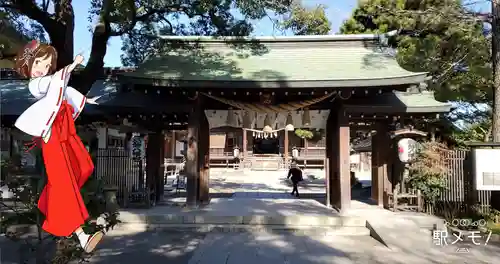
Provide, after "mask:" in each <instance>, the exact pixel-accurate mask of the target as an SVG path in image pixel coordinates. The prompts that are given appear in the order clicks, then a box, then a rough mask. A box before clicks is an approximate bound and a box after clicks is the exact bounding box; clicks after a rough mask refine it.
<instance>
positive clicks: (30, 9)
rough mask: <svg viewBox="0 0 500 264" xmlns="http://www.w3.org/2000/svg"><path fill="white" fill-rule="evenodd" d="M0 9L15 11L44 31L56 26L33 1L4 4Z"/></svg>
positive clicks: (16, 1)
mask: <svg viewBox="0 0 500 264" xmlns="http://www.w3.org/2000/svg"><path fill="white" fill-rule="evenodd" d="M0 7H3V8H6V9H11V10H14V11H17V12H18V13H21V14H23V15H25V16H27V17H28V18H30V19H33V20H35V21H36V22H38V23H40V24H41V25H42V26H43V27H44V28H46V29H47V28H51V27H52V28H53V27H56V26H57V22H56V21H55V20H54V19H53V18H52V16H51V15H50V14H48V13H47V12H44V11H43V10H41V9H40V8H39V7H38V6H37V5H36V2H35V1H34V0H14V1H12V4H10V5H9V4H4V5H0Z"/></svg>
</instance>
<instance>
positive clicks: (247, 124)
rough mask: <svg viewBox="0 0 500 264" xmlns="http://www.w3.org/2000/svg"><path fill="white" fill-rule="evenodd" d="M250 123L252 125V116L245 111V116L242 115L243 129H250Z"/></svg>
mask: <svg viewBox="0 0 500 264" xmlns="http://www.w3.org/2000/svg"><path fill="white" fill-rule="evenodd" d="M252 123H253V119H252V115H251V114H250V112H249V111H245V114H244V115H243V127H244V128H250V127H251V126H252Z"/></svg>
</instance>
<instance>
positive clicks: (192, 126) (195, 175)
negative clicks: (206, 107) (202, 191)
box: [185, 96, 203, 206]
mask: <svg viewBox="0 0 500 264" xmlns="http://www.w3.org/2000/svg"><path fill="white" fill-rule="evenodd" d="M191 109H192V111H191V113H190V115H189V121H188V128H187V131H188V135H187V151H186V167H185V171H186V177H187V186H186V205H188V206H196V205H197V204H198V196H199V193H198V188H199V186H198V185H199V179H200V171H199V168H198V166H199V163H198V159H199V155H198V151H199V140H200V139H199V130H200V118H201V115H202V114H203V112H202V111H203V109H202V107H201V101H200V97H199V96H198V98H196V99H195V100H193V104H192V108H191Z"/></svg>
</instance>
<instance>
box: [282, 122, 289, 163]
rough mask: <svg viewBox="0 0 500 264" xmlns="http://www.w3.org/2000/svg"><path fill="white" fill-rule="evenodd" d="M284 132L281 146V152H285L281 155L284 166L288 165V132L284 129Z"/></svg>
mask: <svg viewBox="0 0 500 264" xmlns="http://www.w3.org/2000/svg"><path fill="white" fill-rule="evenodd" d="M284 132H285V139H284V141H285V142H284V143H283V145H284V146H283V147H284V149H283V152H285V153H283V154H284V157H285V165H288V130H287V129H286V128H285V131H284Z"/></svg>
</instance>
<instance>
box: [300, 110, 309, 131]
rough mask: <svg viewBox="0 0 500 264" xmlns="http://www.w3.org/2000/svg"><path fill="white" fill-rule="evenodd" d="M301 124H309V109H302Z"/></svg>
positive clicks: (306, 125)
mask: <svg viewBox="0 0 500 264" xmlns="http://www.w3.org/2000/svg"><path fill="white" fill-rule="evenodd" d="M302 125H303V126H305V127H308V126H310V125H311V114H310V113H309V109H304V113H303V114H302Z"/></svg>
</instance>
